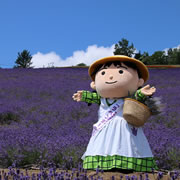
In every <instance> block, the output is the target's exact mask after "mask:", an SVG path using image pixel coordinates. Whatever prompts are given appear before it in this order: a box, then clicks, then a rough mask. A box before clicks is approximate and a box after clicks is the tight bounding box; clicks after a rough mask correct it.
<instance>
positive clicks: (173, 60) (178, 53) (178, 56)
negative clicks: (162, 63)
mask: <svg viewBox="0 0 180 180" xmlns="http://www.w3.org/2000/svg"><path fill="white" fill-rule="evenodd" d="M167 54H168V55H167V61H168V64H180V49H178V48H173V49H172V48H170V49H168V52H167Z"/></svg>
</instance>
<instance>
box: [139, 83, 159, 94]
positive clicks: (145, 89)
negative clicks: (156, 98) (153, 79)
mask: <svg viewBox="0 0 180 180" xmlns="http://www.w3.org/2000/svg"><path fill="white" fill-rule="evenodd" d="M155 92H156V88H155V87H154V86H153V87H150V85H149V84H148V85H146V86H145V87H143V88H141V93H142V94H144V95H146V96H151V95H153V94H154V93H155Z"/></svg>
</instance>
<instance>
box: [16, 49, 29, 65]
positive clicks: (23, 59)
mask: <svg viewBox="0 0 180 180" xmlns="http://www.w3.org/2000/svg"><path fill="white" fill-rule="evenodd" d="M31 59H32V56H31V54H30V52H29V51H27V50H23V51H22V52H21V53H20V52H18V57H17V59H16V61H15V63H16V65H15V68H17V67H18V68H19V67H21V68H30V67H31V64H32V62H31Z"/></svg>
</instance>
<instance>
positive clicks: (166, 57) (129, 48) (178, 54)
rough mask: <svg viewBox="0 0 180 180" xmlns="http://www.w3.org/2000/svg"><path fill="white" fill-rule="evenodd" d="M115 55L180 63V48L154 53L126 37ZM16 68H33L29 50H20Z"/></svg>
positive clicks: (172, 63) (170, 63) (115, 49)
mask: <svg viewBox="0 0 180 180" xmlns="http://www.w3.org/2000/svg"><path fill="white" fill-rule="evenodd" d="M113 53H114V55H126V56H129V57H134V58H136V59H138V60H140V61H142V62H143V63H144V64H146V65H176V64H180V48H169V49H168V50H167V51H155V52H154V53H153V54H152V55H149V53H148V52H143V53H141V51H138V52H137V50H136V48H135V47H134V44H133V43H131V44H130V43H129V41H128V40H127V39H125V38H122V39H121V41H119V42H118V43H117V44H115V48H114V52H113ZM15 64H16V65H15V66H14V68H33V67H32V56H31V54H30V52H29V51H28V50H23V51H22V52H21V53H20V52H18V56H17V59H16V61H15ZM76 66H86V64H85V63H80V64H77V65H76Z"/></svg>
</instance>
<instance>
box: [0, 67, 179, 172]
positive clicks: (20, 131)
mask: <svg viewBox="0 0 180 180" xmlns="http://www.w3.org/2000/svg"><path fill="white" fill-rule="evenodd" d="M179 79H180V69H178V68H177V69H150V80H149V81H148V83H149V84H151V85H154V86H155V87H156V88H157V93H156V95H155V96H158V97H161V98H162V103H164V104H165V105H166V107H165V109H164V112H163V113H162V114H160V115H158V116H153V117H151V118H150V119H149V122H148V123H147V124H146V125H145V126H144V132H145V134H146V136H147V138H148V141H149V143H150V145H151V148H152V150H153V153H154V156H155V157H156V160H157V163H158V166H159V167H160V168H165V169H177V168H179V163H180V158H179V157H180V121H179V119H180V93H179V89H180V81H179ZM90 82H91V81H90V78H89V76H88V73H87V69H86V68H57V69H56V68H54V69H53V68H52V69H1V70H0V105H1V106H0V139H1V141H0V164H1V165H2V166H3V167H8V166H10V165H11V164H12V163H13V162H16V163H17V164H18V165H19V166H25V165H27V164H43V165H46V164H47V163H48V162H54V163H56V164H59V165H60V166H62V167H66V168H71V167H75V165H76V164H77V163H78V162H80V161H81V159H80V158H81V156H82V154H83V152H84V151H85V148H86V146H87V143H88V141H89V138H90V135H91V131H92V125H93V124H94V123H95V122H96V121H97V111H98V106H97V105H95V104H93V105H92V106H87V104H86V103H84V102H80V103H77V102H74V101H73V100H72V94H73V93H75V92H76V91H77V90H83V89H85V90H91V89H90V86H89V84H90Z"/></svg>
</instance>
